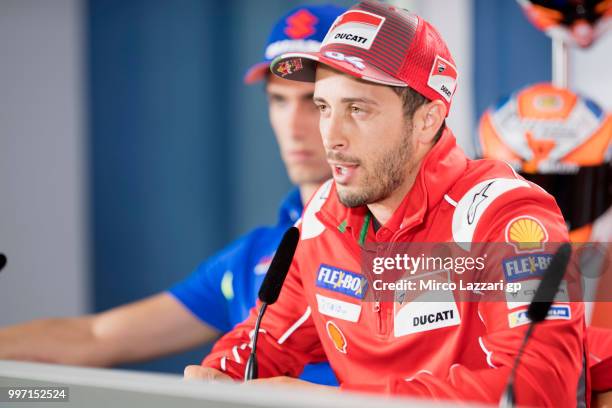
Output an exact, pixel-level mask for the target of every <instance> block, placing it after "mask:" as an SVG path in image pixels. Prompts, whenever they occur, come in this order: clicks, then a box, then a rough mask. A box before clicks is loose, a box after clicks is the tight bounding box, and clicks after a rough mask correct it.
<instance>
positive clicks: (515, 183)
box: [452, 178, 529, 251]
mask: <svg viewBox="0 0 612 408" xmlns="http://www.w3.org/2000/svg"><path fill="white" fill-rule="evenodd" d="M519 187H529V183H527V182H526V181H525V180H519V179H505V178H495V179H489V180H485V181H481V182H480V183H478V184H476V185H475V186H473V187H472V188H471V189H470V190H469V191H468V192H467V193H465V194H464V195H463V197H461V199H460V200H459V201H458V202H457V207H456V208H455V212H454V213H453V224H452V231H453V240H454V241H455V242H457V243H458V244H459V245H460V246H461V247H462V248H463V249H465V250H466V251H469V250H470V247H471V245H470V244H471V242H472V240H473V238H474V232H475V231H476V227H477V226H478V221H480V218H481V217H482V215H483V214H484V212H485V210H486V209H487V208H488V207H489V206H490V205H491V203H493V201H495V199H497V198H498V197H499V196H501V195H502V194H504V193H506V192H508V191H510V190H514V189H515V188H519Z"/></svg>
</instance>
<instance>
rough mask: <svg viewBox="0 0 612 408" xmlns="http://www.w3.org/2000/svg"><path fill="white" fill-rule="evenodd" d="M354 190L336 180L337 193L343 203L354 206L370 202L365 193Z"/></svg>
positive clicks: (350, 206)
mask: <svg viewBox="0 0 612 408" xmlns="http://www.w3.org/2000/svg"><path fill="white" fill-rule="evenodd" d="M352 190H353V189H351V188H350V187H347V186H342V185H340V184H338V182H336V194H337V195H338V200H340V202H341V203H342V205H344V206H345V207H349V208H354V207H361V206H362V205H366V204H368V199H367V197H366V196H365V195H364V194H363V193H360V192H358V191H352Z"/></svg>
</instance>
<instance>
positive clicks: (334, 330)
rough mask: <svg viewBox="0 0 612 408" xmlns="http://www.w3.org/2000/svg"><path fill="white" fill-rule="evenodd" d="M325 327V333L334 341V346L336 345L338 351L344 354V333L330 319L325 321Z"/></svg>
mask: <svg viewBox="0 0 612 408" xmlns="http://www.w3.org/2000/svg"><path fill="white" fill-rule="evenodd" d="M325 328H326V329H327V335H328V336H329V338H330V339H331V341H332V342H333V343H334V346H336V349H337V350H338V351H339V352H341V353H344V354H346V338H345V337H344V334H343V333H342V332H341V331H340V328H338V326H336V324H335V323H334V322H331V321H328V322H327V324H326V325H325Z"/></svg>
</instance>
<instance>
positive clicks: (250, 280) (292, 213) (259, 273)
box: [169, 189, 338, 385]
mask: <svg viewBox="0 0 612 408" xmlns="http://www.w3.org/2000/svg"><path fill="white" fill-rule="evenodd" d="M301 213H302V201H301V198H300V192H299V190H298V189H295V190H293V191H292V192H291V193H289V195H287V197H286V198H285V199H284V200H283V203H282V204H281V208H280V210H279V217H278V223H277V224H276V226H274V227H259V228H256V229H254V230H253V231H251V232H249V233H248V234H246V235H245V236H243V237H241V238H239V239H237V240H236V241H234V242H232V243H231V244H229V245H228V246H226V247H225V248H223V249H222V250H221V251H219V252H217V253H216V254H215V255H213V256H212V257H210V258H208V259H207V260H205V261H204V262H202V263H201V264H200V265H199V266H198V267H197V268H196V270H195V271H194V272H193V273H192V274H191V275H190V276H189V277H188V278H187V279H185V280H184V281H182V282H180V283H178V284H177V285H175V286H174V287H172V288H171V289H170V290H169V292H170V293H171V294H172V295H173V296H174V297H175V298H176V299H177V300H178V301H179V302H181V303H182V304H183V305H184V306H185V307H186V308H187V309H189V310H190V311H191V312H192V313H193V314H194V315H196V316H197V317H198V318H199V319H200V320H202V321H203V322H205V323H206V324H208V325H210V326H212V327H215V328H216V329H218V330H220V331H221V332H224V333H225V332H228V331H229V330H231V329H232V328H233V327H234V326H235V325H236V324H237V323H240V322H242V321H243V320H245V319H246V317H247V316H248V313H249V310H250V309H251V308H252V307H253V305H254V304H255V300H256V299H257V292H258V291H259V287H260V286H261V282H262V281H263V278H264V276H265V274H266V272H267V270H268V267H269V266H270V262H271V260H272V256H273V255H274V252H275V251H276V247H277V246H278V244H279V243H280V240H281V238H282V236H283V234H284V232H285V231H286V230H287V228H289V227H290V226H292V225H293V224H294V223H295V221H297V219H298V218H299V217H300V215H301ZM301 378H302V379H304V380H307V381H310V382H315V383H318V384H326V385H337V384H338V382H337V380H336V377H335V376H334V374H333V372H332V370H331V368H330V367H329V365H328V364H327V363H320V364H311V365H308V366H306V367H305V368H304V372H303V373H302V376H301Z"/></svg>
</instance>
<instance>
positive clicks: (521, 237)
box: [506, 215, 548, 253]
mask: <svg viewBox="0 0 612 408" xmlns="http://www.w3.org/2000/svg"><path fill="white" fill-rule="evenodd" d="M547 241H548V231H546V228H544V226H543V225H542V223H541V222H540V221H539V220H538V219H537V218H534V217H531V216H528V215H522V216H520V217H517V218H515V219H513V220H512V221H510V222H509V223H508V225H506V242H508V243H509V244H511V245H512V246H513V247H514V250H515V251H516V252H517V253H524V252H536V251H541V250H543V249H544V243H545V242H547Z"/></svg>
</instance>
